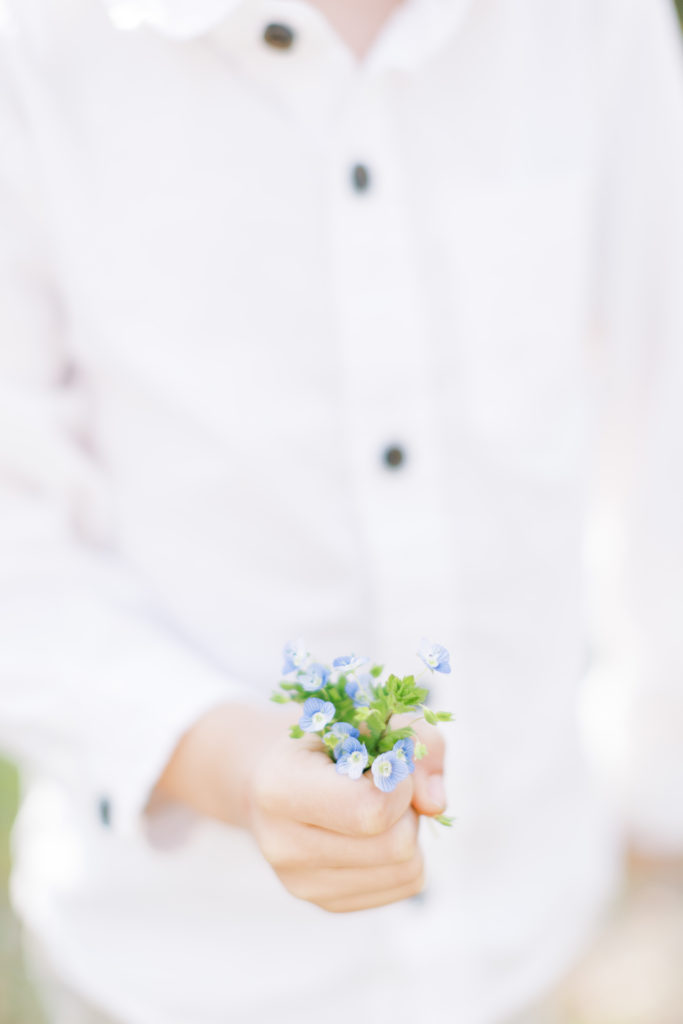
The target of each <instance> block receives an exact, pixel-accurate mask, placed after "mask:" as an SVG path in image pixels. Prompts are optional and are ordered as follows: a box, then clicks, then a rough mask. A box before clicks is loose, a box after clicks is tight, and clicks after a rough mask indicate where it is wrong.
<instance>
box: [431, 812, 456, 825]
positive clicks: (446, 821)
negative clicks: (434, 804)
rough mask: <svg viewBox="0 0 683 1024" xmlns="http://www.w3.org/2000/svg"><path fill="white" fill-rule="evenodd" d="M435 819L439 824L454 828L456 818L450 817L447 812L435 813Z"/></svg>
mask: <svg viewBox="0 0 683 1024" xmlns="http://www.w3.org/2000/svg"><path fill="white" fill-rule="evenodd" d="M434 821H438V823H439V825H445V826H446V828H452V827H453V822H454V821H455V818H449V817H448V815H447V814H435V815H434Z"/></svg>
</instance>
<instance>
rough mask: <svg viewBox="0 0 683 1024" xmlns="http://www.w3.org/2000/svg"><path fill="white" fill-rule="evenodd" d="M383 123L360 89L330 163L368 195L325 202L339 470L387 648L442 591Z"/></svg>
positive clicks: (424, 410)
mask: <svg viewBox="0 0 683 1024" xmlns="http://www.w3.org/2000/svg"><path fill="white" fill-rule="evenodd" d="M389 118H390V111H389V110H388V109H387V104H386V95H384V94H383V91H382V89H381V83H380V82H378V81H376V80H375V81H373V80H370V81H367V82H366V83H365V88H364V89H363V90H359V94H358V96H357V98H356V102H355V104H354V105H353V108H352V109H349V110H348V111H347V116H346V118H345V119H344V120H343V121H342V122H341V123H340V127H339V134H338V139H337V148H336V153H335V154H334V156H333V159H334V158H335V157H336V161H335V162H336V163H337V164H338V165H341V166H343V165H344V164H346V166H349V162H348V160H347V159H345V154H346V153H347V152H348V151H349V150H351V151H352V152H353V153H354V154H358V153H360V154H363V166H364V167H370V168H372V188H370V189H366V190H364V194H363V195H362V196H359V195H358V194H357V190H356V189H355V188H351V189H349V188H348V186H347V187H346V188H345V189H343V188H341V189H340V188H338V187H337V191H336V193H335V195H334V199H333V203H332V207H333V220H332V246H333V261H334V277H335V284H336V289H337V296H338V310H339V316H338V326H339V334H340V339H339V345H340V357H341V360H342V364H343V366H344V371H345V393H346V400H347V403H348V408H347V417H348V419H349V427H348V431H349V440H350V445H351V462H352V466H353V471H354V474H355V484H356V488H357V498H358V508H359V509H360V510H361V514H362V526H363V529H364V531H365V533H366V537H367V548H368V551H369V553H370V555H369V563H370V564H369V570H370V571H371V572H372V576H373V581H372V585H373V588H374V590H375V594H376V602H375V604H376V607H377V609H378V621H377V624H376V625H377V629H378V631H379V632H380V633H384V634H385V635H386V636H387V642H389V639H388V638H389V637H391V636H393V635H395V633H396V623H397V616H400V617H405V616H406V615H407V617H408V618H409V619H410V620H411V623H412V625H411V626H410V627H409V628H411V629H417V628H424V627H423V626H422V624H423V623H424V624H425V625H426V626H428V625H429V622H428V621H426V620H429V619H430V618H431V617H432V616H431V613H430V610H429V609H430V608H431V607H433V606H435V603H437V604H440V606H441V608H442V609H443V605H444V596H443V593H442V592H441V591H440V586H439V582H440V580H441V579H443V580H444V585H446V578H447V576H448V572H447V570H446V568H445V564H446V563H447V562H448V558H447V554H446V548H447V547H448V540H447V536H446V534H447V521H446V516H445V512H444V509H443V506H442V504H441V503H440V502H439V499H438V495H437V494H436V493H435V490H434V487H435V482H436V483H438V481H439V480H440V478H441V475H442V468H443V467H441V466H440V465H439V450H440V445H439V442H438V436H437V433H438V432H437V428H436V425H435V424H436V417H435V414H434V409H433V408H432V406H431V403H430V379H432V374H431V366H430V346H429V338H428V337H427V336H426V323H427V318H426V317H425V316H424V315H423V310H422V302H423V297H422V295H421V294H420V284H419V273H418V268H417V267H416V263H415V245H414V240H413V238H412V235H411V222H410V218H409V217H407V216H405V202H406V194H407V193H406V189H407V185H406V183H405V182H404V180H403V178H402V174H403V172H404V170H405V164H404V162H403V161H402V160H401V156H400V153H398V152H397V151H396V148H395V146H394V144H393V139H392V133H391V130H390V128H389ZM351 166H352V167H356V166H359V164H358V163H356V164H354V163H353V161H351ZM336 180H337V182H339V180H340V179H339V175H338V172H337V175H336ZM368 180H370V175H369V174H368ZM361 200H362V201H361ZM408 451H410V453H411V456H410V458H407V454H406V453H407V452H408ZM399 467H400V468H399ZM397 499H399V500H397ZM442 567H443V571H442ZM418 623H419V624H420V625H418ZM378 639H379V638H378ZM418 639H419V637H418Z"/></svg>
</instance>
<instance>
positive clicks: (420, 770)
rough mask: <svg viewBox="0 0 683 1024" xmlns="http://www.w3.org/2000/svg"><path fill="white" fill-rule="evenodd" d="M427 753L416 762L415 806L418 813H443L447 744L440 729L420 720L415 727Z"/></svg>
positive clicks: (414, 776) (444, 806)
mask: <svg viewBox="0 0 683 1024" xmlns="http://www.w3.org/2000/svg"><path fill="white" fill-rule="evenodd" d="M415 732H416V733H417V734H418V739H419V741H420V742H422V743H424V744H425V746H426V747H427V755H426V756H425V757H423V758H422V760H421V761H416V762H415V774H414V775H413V784H414V785H413V807H414V808H415V810H416V811H417V813H418V814H428V815H434V814H442V813H443V811H445V810H446V789H445V786H444V781H443V771H444V754H445V750H446V746H445V743H444V740H443V737H442V735H441V733H440V731H439V730H438V729H437V728H435V727H434V726H433V725H427V723H426V722H420V723H419V724H418V725H417V726H416V727H415Z"/></svg>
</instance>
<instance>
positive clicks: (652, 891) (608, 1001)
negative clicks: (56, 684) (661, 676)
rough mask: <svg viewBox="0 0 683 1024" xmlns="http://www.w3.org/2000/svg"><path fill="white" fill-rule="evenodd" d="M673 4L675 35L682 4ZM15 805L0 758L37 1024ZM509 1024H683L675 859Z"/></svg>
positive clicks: (17, 977) (4, 999) (22, 1000)
mask: <svg viewBox="0 0 683 1024" xmlns="http://www.w3.org/2000/svg"><path fill="white" fill-rule="evenodd" d="M675 3H676V7H677V9H678V15H679V18H680V20H681V26H682V28H683V0H675ZM682 398H683V396H682ZM682 798H683V795H682ZM18 799H19V777H18V774H17V771H16V769H15V768H14V767H13V766H12V765H11V764H9V763H8V762H6V761H3V760H2V759H1V758H0V1024H45V1018H44V1016H43V1014H42V1013H41V1010H40V1007H39V1004H38V1000H37V998H36V996H35V994H34V992H33V991H32V987H31V984H30V982H29V980H28V978H27V977H26V974H25V972H24V970H23V966H22V959H21V951H20V939H19V928H18V925H17V922H16V921H15V919H14V918H13V916H12V913H11V910H10V906H9V896H8V891H7V879H8V876H9V870H10V830H11V826H12V822H13V819H14V816H15V814H16V809H17V803H18ZM515 1024H683V858H682V859H681V861H680V862H676V861H674V862H671V863H669V864H666V863H656V864H655V863H648V862H647V861H646V860H641V861H636V860H634V861H633V862H632V863H631V864H630V867H629V871H628V877H627V880H626V883H625V886H624V890H623V892H622V894H621V897H620V899H619V901H618V902H617V904H616V905H615V906H614V908H613V911H612V913H611V915H610V917H609V918H608V920H607V921H605V922H604V925H603V928H602V930H601V931H600V933H599V934H598V935H596V936H595V937H594V940H593V943H592V944H591V946H590V947H589V948H588V949H587V950H586V953H585V956H584V959H583V961H582V962H581V963H580V964H578V965H577V967H576V969H575V971H574V972H573V973H572V975H571V976H570V977H569V978H567V979H566V980H565V982H564V983H563V984H562V985H561V987H560V988H559V989H558V991H557V992H555V993H554V994H553V995H552V997H551V998H550V999H549V1000H548V1001H547V1002H546V1003H544V1005H543V1006H539V1007H538V1008H537V1009H535V1010H532V1011H530V1012H529V1013H528V1014H526V1015H525V1016H524V1017H523V1018H522V1019H521V1020H520V1021H519V1022H515Z"/></svg>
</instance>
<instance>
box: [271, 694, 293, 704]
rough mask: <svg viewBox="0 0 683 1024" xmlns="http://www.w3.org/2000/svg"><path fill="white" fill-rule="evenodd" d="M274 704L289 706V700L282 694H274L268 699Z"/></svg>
mask: <svg viewBox="0 0 683 1024" xmlns="http://www.w3.org/2000/svg"><path fill="white" fill-rule="evenodd" d="M270 699H271V700H272V701H273V703H274V704H289V702H290V700H291V698H290V697H285V695H284V693H274V694H273V695H272V696H271V698H270Z"/></svg>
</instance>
